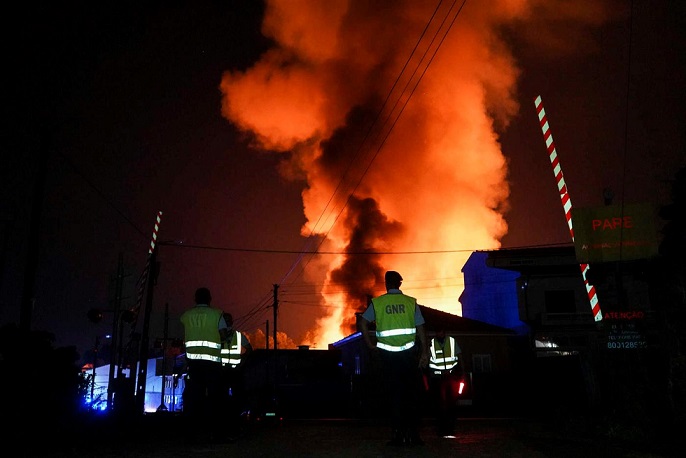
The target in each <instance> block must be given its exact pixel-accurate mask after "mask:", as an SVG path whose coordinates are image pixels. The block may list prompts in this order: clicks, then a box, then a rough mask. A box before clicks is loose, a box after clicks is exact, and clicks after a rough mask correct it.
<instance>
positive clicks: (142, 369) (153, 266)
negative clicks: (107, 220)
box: [136, 247, 159, 413]
mask: <svg viewBox="0 0 686 458" xmlns="http://www.w3.org/2000/svg"><path fill="white" fill-rule="evenodd" d="M149 268H150V272H149V273H148V287H147V288H148V289H147V291H146V292H147V295H146V300H145V314H144V317H143V330H142V332H141V343H140V358H138V379H137V380H138V389H137V390H136V407H137V410H138V412H139V413H145V384H146V382H147V377H148V355H149V353H150V349H149V348H148V347H149V345H150V343H149V342H150V337H149V334H150V312H151V310H152V297H153V287H154V285H155V283H156V280H157V273H158V270H159V269H158V267H157V248H156V247H155V248H153V249H152V253H150V266H149Z"/></svg>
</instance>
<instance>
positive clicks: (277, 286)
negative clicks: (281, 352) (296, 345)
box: [274, 284, 279, 351]
mask: <svg viewBox="0 0 686 458" xmlns="http://www.w3.org/2000/svg"><path fill="white" fill-rule="evenodd" d="M278 291H279V285H277V284H275V285H274V351H276V349H277V348H278V347H277V344H276V316H277V313H278V310H279V299H278Z"/></svg>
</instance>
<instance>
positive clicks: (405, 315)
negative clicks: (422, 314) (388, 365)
mask: <svg viewBox="0 0 686 458" xmlns="http://www.w3.org/2000/svg"><path fill="white" fill-rule="evenodd" d="M372 305H373V306H374V315H375V316H376V340H377V344H376V346H377V347H378V348H381V349H382V350H387V351H403V350H407V349H408V348H412V347H413V346H414V341H415V334H416V333H417V328H416V325H415V321H414V312H415V309H416V308H417V299H415V298H414V297H411V296H406V295H404V294H397V293H396V294H390V293H386V294H382V295H381V296H379V297H375V298H374V299H372Z"/></svg>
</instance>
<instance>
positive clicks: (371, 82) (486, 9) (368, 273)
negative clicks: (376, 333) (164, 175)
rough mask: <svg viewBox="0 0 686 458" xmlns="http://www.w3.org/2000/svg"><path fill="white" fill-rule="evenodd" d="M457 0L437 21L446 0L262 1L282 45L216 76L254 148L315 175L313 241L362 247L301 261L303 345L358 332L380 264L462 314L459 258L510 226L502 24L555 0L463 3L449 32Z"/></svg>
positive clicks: (514, 77)
mask: <svg viewBox="0 0 686 458" xmlns="http://www.w3.org/2000/svg"><path fill="white" fill-rule="evenodd" d="M451 3H452V2H445V5H443V4H441V5H440V7H439V8H438V10H437V12H436V15H435V17H434V19H433V21H431V22H429V20H430V18H431V16H432V13H433V12H434V9H435V8H436V5H437V4H438V2H436V1H413V2H385V3H382V5H383V8H380V7H379V3H378V2H373V3H369V2H355V1H343V0H341V1H334V0H331V1H327V2H319V1H291V0H281V1H267V8H266V12H265V18H264V22H263V33H265V35H268V36H269V37H271V38H273V39H274V40H275V42H276V43H277V45H276V46H275V47H274V48H272V49H271V50H270V51H269V52H267V53H265V54H264V55H263V56H262V58H261V59H260V60H259V62H257V63H256V64H255V65H254V66H252V67H250V68H248V69H247V70H245V71H235V72H227V73H225V74H224V76H223V78H222V82H221V91H222V94H223V98H222V114H223V115H224V117H226V118H227V119H228V120H230V121H231V122H232V123H234V124H235V125H236V126H238V127H239V128H240V129H243V130H245V131H249V132H251V133H252V134H254V135H255V138H256V142H257V143H256V144H255V145H254V146H255V147H256V148H258V149H262V150H269V151H274V152H277V153H283V157H284V164H283V166H282V167H281V172H282V173H283V175H284V176H285V177H286V178H291V179H296V178H297V179H303V177H304V178H305V179H306V182H307V187H306V188H305V189H304V190H303V192H302V198H303V207H304V213H305V217H306V220H307V222H306V223H305V225H304V227H303V228H302V231H301V233H302V235H303V236H305V237H307V236H310V235H311V234H314V235H319V236H323V237H324V238H325V240H324V242H323V243H322V244H321V246H319V251H327V252H329V251H330V252H349V253H356V254H348V255H343V254H341V255H321V256H318V257H316V258H315V259H313V260H311V261H310V262H309V263H307V264H306V265H305V264H303V265H305V278H306V280H308V281H312V283H313V284H320V285H324V286H322V287H321V290H320V293H321V297H322V303H321V305H322V306H324V307H321V316H320V317H319V319H318V320H316V323H315V322H313V324H312V328H311V330H310V332H309V333H308V335H307V336H306V337H305V338H304V342H303V344H309V345H312V346H313V347H319V348H322V347H324V348H325V346H326V344H327V343H330V342H334V341H336V340H339V339H341V338H343V337H344V336H346V335H348V334H350V333H351V332H353V331H354V330H355V328H354V325H355V315H354V314H355V312H359V311H362V310H364V308H365V306H366V303H367V296H369V295H378V294H381V293H383V292H384V288H383V274H384V271H385V270H397V271H399V272H401V273H402V275H403V277H404V278H405V281H404V282H403V292H405V293H407V294H410V295H412V296H415V297H417V298H418V301H419V303H421V304H423V305H426V306H429V307H432V308H436V309H439V310H443V311H446V312H449V313H454V314H458V315H460V314H461V313H462V310H461V305H460V303H459V297H460V294H461V293H462V291H463V288H464V285H463V280H462V274H461V269H462V266H463V265H464V264H465V262H466V260H467V258H468V257H469V256H470V254H471V253H472V251H473V250H483V249H495V248H498V247H499V246H500V240H501V238H502V237H503V236H504V235H505V234H506V233H507V230H508V227H507V223H506V221H505V218H504V216H505V214H506V212H507V210H508V196H509V192H510V191H509V184H508V181H507V178H508V169H507V161H506V158H505V157H504V156H503V154H502V152H501V149H500V144H499V142H498V134H497V129H503V128H506V127H507V124H508V122H509V120H510V119H511V118H512V117H513V116H514V115H516V114H517V113H518V110H519V104H518V101H517V98H516V84H517V81H518V77H519V76H520V70H519V68H518V67H517V64H516V62H515V59H514V57H513V55H512V53H511V51H510V49H509V47H508V44H507V43H506V42H505V41H504V40H503V38H502V35H500V34H499V33H498V30H499V27H501V26H503V25H507V24H508V23H514V22H517V21H524V20H532V18H533V17H535V18H536V19H537V20H540V19H541V16H543V15H544V14H543V13H545V11H544V10H545V8H547V7H546V3H545V2H542V1H541V2H537V1H524V0H521V1H515V0H500V1H493V2H467V3H466V5H465V7H464V8H463V9H462V11H461V12H460V14H459V16H457V18H456V19H455V21H454V24H453V26H452V28H450V30H449V32H448V33H447V35H445V39H444V40H443V41H442V42H441V40H442V39H443V36H444V34H445V32H446V31H447V29H446V27H447V25H448V24H450V23H451V22H452V20H453V18H454V17H455V16H454V15H455V12H456V11H457V10H452V11H451V10H450V9H449V8H450V7H451ZM457 3H458V5H459V4H461V2H457ZM534 11H535V12H536V13H538V14H539V16H534ZM568 13H569V14H571V15H574V14H577V13H575V12H573V11H569V12H568ZM598 16H599V14H598V15H596V16H594V17H598ZM443 19H445V22H442V21H443ZM427 24H429V27H428V29H427V33H426V35H425V36H424V37H423V38H422V39H421V40H420V36H421V34H422V31H423V30H424V29H425V27H426V26H427ZM434 37H435V38H434ZM417 43H419V45H418V46H417V48H416V51H415V52H414V53H413V49H415V45H417ZM439 43H441V47H440V49H438V51H437V52H436V54H435V56H434V52H435V51H436V48H437V46H438V44H439ZM410 56H412V57H411V58H410ZM408 59H409V61H408ZM429 62H430V65H428V64H429ZM406 63H407V65H406ZM427 66H428V67H427ZM404 67H405V70H404V71H403V68H404ZM420 76H421V77H422V79H421V81H419V80H418V78H419V77H420ZM396 80H397V83H396V84H395V85H394V82H396ZM418 81H419V84H418V85H417V82H418ZM415 86H416V90H414V91H413V88H414V87H415ZM389 94H390V96H389ZM387 97H388V100H387V102H386V103H384V100H386V99H387ZM527 100H528V99H527ZM401 113H402V115H401ZM396 120H397V122H396ZM332 196H333V198H332ZM367 252H376V253H380V254H359V253H367ZM389 252H413V253H416V254H403V255H398V254H383V253H389Z"/></svg>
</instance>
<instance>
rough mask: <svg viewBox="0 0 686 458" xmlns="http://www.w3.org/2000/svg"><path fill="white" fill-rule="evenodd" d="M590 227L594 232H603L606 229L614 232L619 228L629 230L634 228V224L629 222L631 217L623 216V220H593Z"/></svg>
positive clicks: (617, 218)
mask: <svg viewBox="0 0 686 458" xmlns="http://www.w3.org/2000/svg"><path fill="white" fill-rule="evenodd" d="M591 225H592V226H593V230H594V231H596V230H598V229H600V230H602V231H604V230H608V229H609V230H614V229H617V228H620V227H623V228H626V229H630V228H632V227H634V222H633V221H632V220H631V216H625V217H623V218H620V217H613V218H605V219H594V220H592V221H591Z"/></svg>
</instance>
